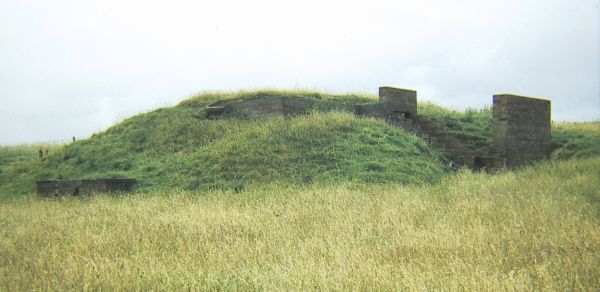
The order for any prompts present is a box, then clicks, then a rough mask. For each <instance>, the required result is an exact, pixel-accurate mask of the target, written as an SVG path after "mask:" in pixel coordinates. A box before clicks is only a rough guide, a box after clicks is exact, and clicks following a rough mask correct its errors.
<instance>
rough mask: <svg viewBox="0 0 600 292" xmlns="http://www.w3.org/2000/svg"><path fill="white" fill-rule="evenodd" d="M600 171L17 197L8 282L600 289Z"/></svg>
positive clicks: (28, 285) (116, 286)
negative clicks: (424, 182)
mask: <svg viewBox="0 0 600 292" xmlns="http://www.w3.org/2000/svg"><path fill="white" fill-rule="evenodd" d="M598 169H600V158H594V159H588V160H569V161H563V162H546V163H542V164H539V165H537V166H534V167H529V168H526V169H523V170H521V171H519V172H517V173H513V172H506V173H501V174H498V175H487V174H483V173H473V172H469V171H460V172H458V173H457V174H456V175H454V176H452V177H448V178H447V179H445V180H444V181H442V182H441V183H440V184H437V185H429V186H420V187H406V186H400V185H389V186H368V187H367V186H361V185H360V184H353V185H348V186H320V187H319V186H310V187H298V186H295V187H294V186H292V187H286V186H277V185H273V186H271V187H269V188H257V189H247V190H246V191H244V192H241V193H235V192H229V191H208V192H200V193H187V192H179V191H174V192H168V193H153V194H132V195H126V196H116V197H113V196H97V197H92V198H83V199H76V198H66V199H63V200H44V199H40V198H37V197H35V196H25V197H17V198H10V199H4V201H0V232H1V233H0V234H1V236H0V255H1V257H0V290H6V291H14V290H66V289H76V290H79V289H91V290H147V289H155V290H187V289H202V290H213V289H215V290H263V289H265V290H401V289H410V290H438V289H440V290H458V291H464V290H470V291H490V290H509V291H513V290H547V291H563V290H589V291H598V290H599V289H600V282H599V281H598V279H599V278H600V264H599V263H600V213H599V210H600V200H598V199H599V198H600V191H599V190H600V175H599V173H598Z"/></svg>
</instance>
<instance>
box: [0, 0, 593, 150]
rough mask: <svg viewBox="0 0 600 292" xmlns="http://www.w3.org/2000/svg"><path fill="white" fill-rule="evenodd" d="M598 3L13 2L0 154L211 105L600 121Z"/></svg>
mask: <svg viewBox="0 0 600 292" xmlns="http://www.w3.org/2000/svg"><path fill="white" fill-rule="evenodd" d="M599 2H600V1H598V0H544V1H541V0H535V1H532V0H490V1H470V0H462V1H427V0H425V1H403V0H401V1H383V0H381V1H380V0H369V1H348V0H346V1H326V0H315V1H313V0H303V1H282V0H280V1H276V0H273V1H271V0H253V1H233V0H225V1H223V0H220V1H216V0H214V1H182V0H177V1H174V0H169V1H147V0H146V1H128V0H102V1H88V0H73V1H67V0H56V1H47V0H0V102H1V103H0V145H7V144H17V143H31V142H40V141H60V140H68V139H70V137H72V136H77V137H87V136H89V135H91V134H92V133H94V132H98V131H101V130H103V129H105V128H107V127H108V126H110V125H112V124H113V123H115V122H118V121H119V120H122V119H123V118H126V117H129V116H131V115H133V114H136V113H140V112H143V111H147V110H149V109H153V108H156V107H160V106H166V105H174V104H176V103H177V102H179V101H181V100H182V99H184V98H186V97H188V96H190V95H192V94H194V93H196V92H200V91H205V90H236V89H255V88H264V87H270V88H273V87H275V88H306V89H317V90H327V91H333V92H349V91H352V92H356V91H359V92H366V93H372V94H376V93H377V88H378V87H379V86H381V85H389V86H398V87H404V88H411V89H415V90H417V91H418V98H419V99H420V100H430V101H433V102H435V103H438V104H441V105H443V106H447V107H450V108H454V109H463V108H466V107H475V108H480V107H483V106H485V105H491V102H492V95H493V94H498V93H517V94H523V95H527V96H535V97H540V98H547V99H550V100H552V110H553V112H552V116H553V119H554V120H571V121H585V120H599V119H600V90H599V84H600V53H599V52H600V48H599V42H600V17H599V15H600V10H599Z"/></svg>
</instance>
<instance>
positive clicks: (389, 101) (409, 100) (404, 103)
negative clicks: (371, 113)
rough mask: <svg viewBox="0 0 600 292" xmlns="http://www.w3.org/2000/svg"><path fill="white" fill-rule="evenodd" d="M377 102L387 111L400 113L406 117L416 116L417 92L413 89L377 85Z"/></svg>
mask: <svg viewBox="0 0 600 292" xmlns="http://www.w3.org/2000/svg"><path fill="white" fill-rule="evenodd" d="M379 103H381V104H385V108H386V109H387V110H389V111H393V112H396V113H402V114H404V115H405V117H407V118H414V117H416V116H417V92H416V91H414V90H408V89H402V88H395V87H387V86H383V87H379Z"/></svg>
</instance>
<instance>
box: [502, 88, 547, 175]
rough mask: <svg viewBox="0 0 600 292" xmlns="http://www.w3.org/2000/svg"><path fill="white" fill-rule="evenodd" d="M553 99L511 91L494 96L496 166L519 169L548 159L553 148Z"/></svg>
mask: <svg viewBox="0 0 600 292" xmlns="http://www.w3.org/2000/svg"><path fill="white" fill-rule="evenodd" d="M550 121H551V120H550V101H549V100H543V99H537V98H530V97H524V96H518V95H511V94H499V95H494V107H493V122H492V129H493V134H492V135H493V138H492V139H493V140H492V153H491V156H492V157H494V158H495V159H496V160H497V161H496V164H497V165H494V166H493V167H496V168H497V167H507V168H515V167H519V166H521V165H524V164H527V163H529V162H533V161H538V160H543V159H546V158H548V156H549V155H550V151H551V149H552V136H551V129H550V123H551V122H550Z"/></svg>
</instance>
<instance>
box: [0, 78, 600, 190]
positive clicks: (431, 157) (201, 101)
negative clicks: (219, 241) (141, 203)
mask: <svg viewBox="0 0 600 292" xmlns="http://www.w3.org/2000/svg"><path fill="white" fill-rule="evenodd" d="M264 94H268V95H281V96H293V97H303V98H309V99H312V100H313V101H314V102H315V109H314V110H313V112H312V113H311V114H308V115H304V116H298V117H294V118H287V119H284V118H269V119H266V118H265V119H248V118H244V117H229V118H226V119H218V120H207V119H205V118H204V115H205V108H206V106H208V105H210V104H213V103H215V102H217V101H222V100H232V99H240V98H251V97H256V96H259V95H264ZM376 101H377V98H376V97H375V96H369V95H361V94H345V95H334V94H325V93H320V92H314V91H304V90H287V91H284V90H259V91H239V92H230V93H227V92H208V93H203V94H199V95H196V96H193V97H191V98H188V99H186V100H184V101H182V102H181V103H180V104H178V105H177V106H174V107H168V108H161V109H157V110H154V111H151V112H148V113H144V114H140V115H136V116H134V117H131V118H129V119H126V120H124V121H123V122H121V123H119V124H117V125H115V126H113V127H111V128H110V129H108V130H106V131H104V132H101V133H98V134H95V135H93V136H92V137H91V138H89V139H85V140H80V141H77V142H74V143H71V144H69V145H66V146H64V147H62V146H61V147H54V146H50V147H51V151H50V156H49V157H44V158H43V159H38V156H37V150H38V145H34V146H28V147H27V146H23V147H2V148H0V193H3V194H23V193H27V192H33V191H34V187H35V180H39V179H83V178H105V177H116V178H118V177H131V178H136V179H138V181H139V187H140V188H141V189H142V190H146V191H147V190H157V189H184V190H190V191H201V190H206V189H214V188H216V189H236V190H241V189H243V188H245V187H246V186H248V185H253V184H259V185H263V184H292V185H295V184H311V183H335V184H338V183H358V184H363V183H374V184H383V183H399V184H423V183H432V182H437V181H439V179H440V178H441V177H443V176H445V175H447V174H448V173H449V172H448V170H447V169H445V168H444V166H443V165H441V163H440V159H439V157H440V154H439V153H438V152H437V151H436V150H432V149H431V148H430V147H429V145H427V144H426V143H425V142H424V141H423V140H421V139H420V138H418V137H416V136H415V135H412V134H409V133H406V132H405V131H403V130H401V129H398V128H395V127H392V126H390V125H388V124H386V123H385V122H384V121H381V120H376V119H372V118H359V117H356V116H354V115H352V114H350V113H348V112H347V111H348V110H349V109H350V106H349V105H350V104H356V103H364V102H376ZM418 112H419V115H422V116H425V117H428V118H429V119H432V120H434V121H436V122H437V123H439V124H440V125H442V126H443V127H445V128H446V130H447V131H448V133H449V134H450V135H453V136H455V137H456V138H457V139H459V140H461V141H462V142H464V143H465V145H466V146H467V148H468V149H471V150H472V151H473V152H481V153H487V151H488V150H489V147H490V142H491V114H492V113H491V109H489V108H486V109H483V110H473V109H469V110H466V111H464V112H460V111H451V110H447V109H444V108H441V107H439V106H436V105H434V104H431V103H427V102H423V103H419V105H418ZM599 129H600V123H598V122H594V123H586V124H565V123H562V124H555V125H554V127H553V139H554V142H555V144H556V145H559V146H560V148H559V149H558V150H557V151H556V152H555V153H554V154H553V158H555V159H559V160H563V159H568V158H586V157H595V156H600V150H598V149H600V148H599V147H596V145H599V144H600V134H599V133H600V130H599Z"/></svg>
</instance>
